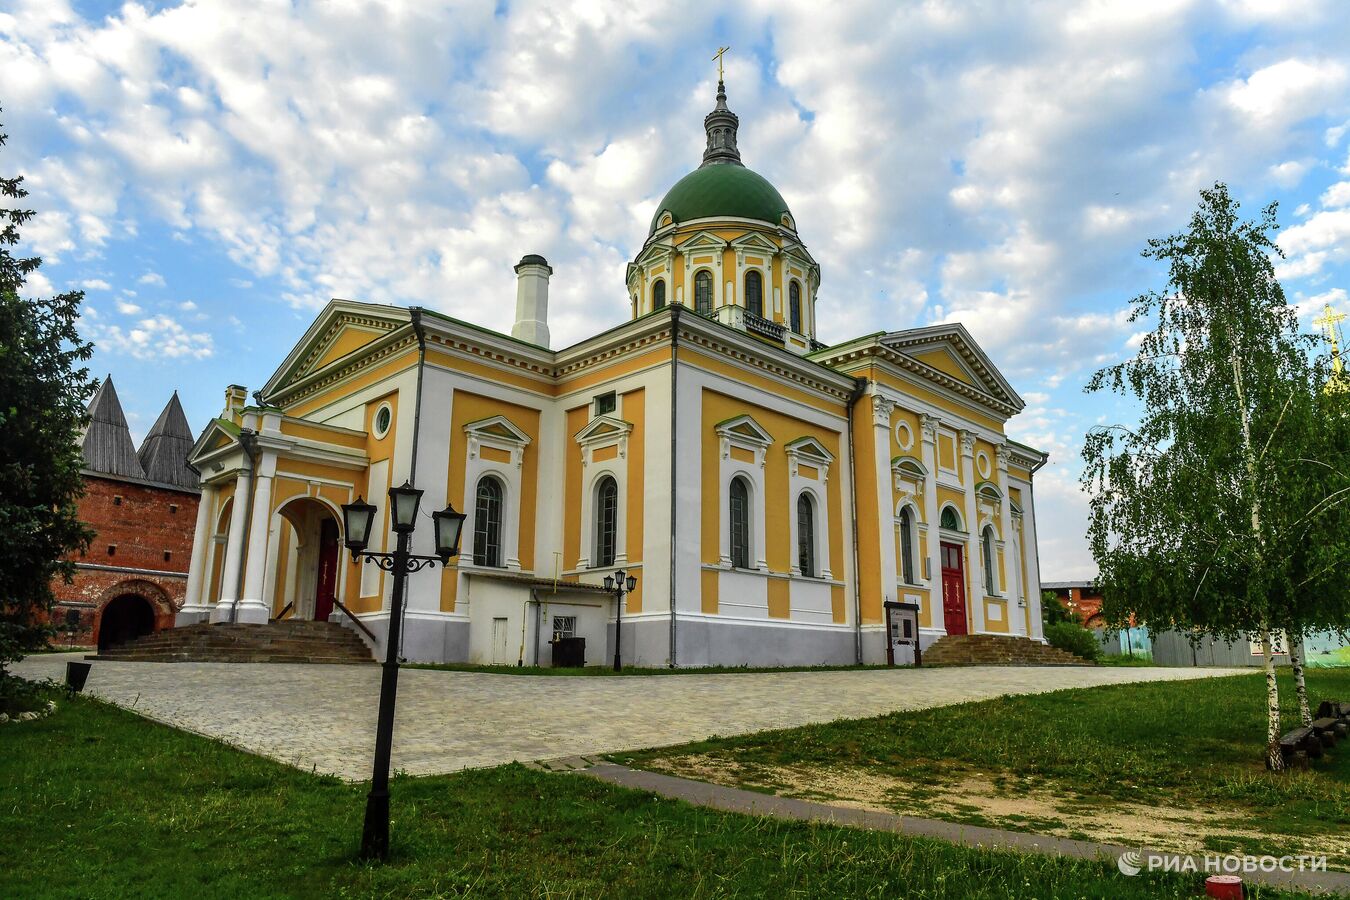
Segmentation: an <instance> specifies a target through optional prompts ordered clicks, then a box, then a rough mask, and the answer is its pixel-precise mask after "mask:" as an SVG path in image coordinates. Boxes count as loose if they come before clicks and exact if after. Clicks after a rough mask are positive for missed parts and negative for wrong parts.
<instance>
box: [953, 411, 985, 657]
mask: <svg viewBox="0 0 1350 900" xmlns="http://www.w3.org/2000/svg"><path fill="white" fill-rule="evenodd" d="M958 437H959V438H960V440H961V487H962V488H963V489H964V490H965V495H966V535H967V537H966V558H967V560H968V561H969V562H968V565H967V567H966V568H967V569H968V571H969V574H968V575H967V577H966V585H967V588H966V603H967V604H968V605H969V607H970V630H971V631H972V632H975V633H977V634H978V633H979V632H981V631H984V558H983V554H982V553H981V552H980V547H981V545H980V520H979V510H978V509H977V507H976V504H975V434H974V433H973V432H970V431H967V430H966V429H964V428H963V429H961V431H960V433H959V434H958Z"/></svg>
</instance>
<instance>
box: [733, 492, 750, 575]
mask: <svg viewBox="0 0 1350 900" xmlns="http://www.w3.org/2000/svg"><path fill="white" fill-rule="evenodd" d="M731 564H732V565H733V566H734V567H736V568H737V569H748V568H750V496H749V492H748V491H747V490H746V488H745V485H744V484H743V483H742V481H741V479H740V478H736V479H734V480H733V481H732V482H731Z"/></svg>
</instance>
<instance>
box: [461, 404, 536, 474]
mask: <svg viewBox="0 0 1350 900" xmlns="http://www.w3.org/2000/svg"><path fill="white" fill-rule="evenodd" d="M464 433H465V434H467V435H468V437H469V447H468V454H469V459H478V458H479V455H480V454H481V452H482V449H483V448H484V447H491V448H492V449H494V450H501V451H505V452H506V453H508V454H510V460H511V463H512V464H514V465H515V466H516V467H517V468H519V467H520V466H521V465H523V464H524V462H525V448H526V447H528V446H529V444H530V436H529V435H528V434H526V433H525V432H523V431H521V430H520V429H519V428H517V427H516V426H515V425H514V424H513V423H512V422H511V420H510V419H508V418H506V416H493V417H491V418H489V419H479V420H478V421H477V422H470V423H468V424H467V425H465V426H464Z"/></svg>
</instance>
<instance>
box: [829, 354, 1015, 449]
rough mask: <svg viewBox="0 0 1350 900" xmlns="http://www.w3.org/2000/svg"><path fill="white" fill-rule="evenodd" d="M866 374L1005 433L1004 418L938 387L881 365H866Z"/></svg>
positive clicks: (919, 398) (916, 397)
mask: <svg viewBox="0 0 1350 900" xmlns="http://www.w3.org/2000/svg"><path fill="white" fill-rule="evenodd" d="M849 374H851V375H853V374H862V372H854V371H853V370H849ZM866 374H867V375H868V376H869V377H871V378H873V379H874V380H876V381H878V382H880V383H881V384H884V385H886V386H887V387H890V388H893V389H894V390H896V391H898V392H899V393H901V394H907V395H908V396H910V397H913V398H914V399H916V400H920V401H923V402H924V403H927V404H930V405H932V406H935V407H937V408H938V409H939V410H943V411H946V412H949V413H951V414H952V415H954V416H960V417H961V418H963V419H966V420H968V421H970V422H972V423H974V424H976V425H979V426H981V427H984V428H988V429H989V430H991V431H994V432H996V433H998V434H1003V424H1004V420H1003V419H999V418H997V417H995V416H991V415H989V414H987V413H982V412H980V411H979V410H977V409H975V408H973V407H971V406H968V405H966V404H964V403H960V402H958V401H956V400H954V399H952V397H950V396H949V395H947V394H944V393H942V392H940V391H938V390H936V389H933V388H928V387H925V386H924V385H921V384H915V383H914V382H912V381H909V380H907V379H904V378H900V377H897V376H896V375H895V374H894V373H893V372H891V371H890V370H888V369H885V368H882V367H880V366H868V367H866ZM917 437H918V436H917V435H916V438H917Z"/></svg>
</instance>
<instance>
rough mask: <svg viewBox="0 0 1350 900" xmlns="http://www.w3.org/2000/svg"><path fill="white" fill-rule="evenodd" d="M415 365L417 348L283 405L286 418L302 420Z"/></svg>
mask: <svg viewBox="0 0 1350 900" xmlns="http://www.w3.org/2000/svg"><path fill="white" fill-rule="evenodd" d="M416 364H417V348H416V347H413V348H411V349H409V350H405V351H403V352H402V353H400V354H398V355H397V356H394V357H393V358H391V359H389V360H387V361H385V362H383V363H379V364H377V365H373V366H371V367H369V368H367V369H365V370H363V371H360V372H358V373H356V374H354V375H349V376H347V377H346V378H342V379H339V380H338V381H337V382H335V383H334V384H332V385H330V386H329V387H327V388H324V389H323V390H321V391H319V392H317V393H315V394H311V395H309V396H308V397H306V398H305V399H304V400H301V401H299V402H296V403H293V404H292V405H289V406H285V405H283V407H282V408H283V410H284V412H285V413H286V415H288V416H293V417H295V418H304V417H305V416H307V415H309V414H310V413H313V412H315V411H316V410H320V409H323V408H324V407H326V406H331V405H332V404H333V403H336V402H338V401H340V400H345V399H346V398H348V397H350V396H351V395H352V394H354V393H356V392H358V391H361V390H363V389H365V388H368V387H370V386H371V385H373V384H377V383H378V382H380V381H383V380H384V379H386V378H389V377H391V376H393V375H397V374H398V373H399V372H402V371H404V370H406V369H409V368H411V367H412V366H414V365H416Z"/></svg>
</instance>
